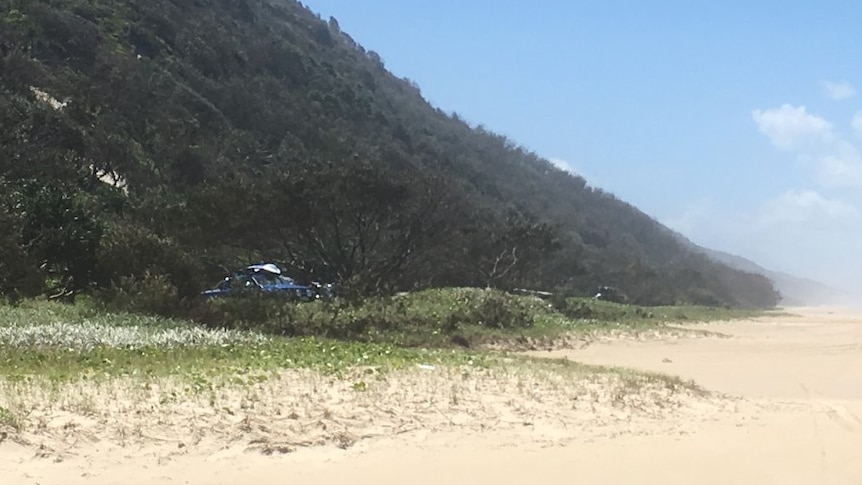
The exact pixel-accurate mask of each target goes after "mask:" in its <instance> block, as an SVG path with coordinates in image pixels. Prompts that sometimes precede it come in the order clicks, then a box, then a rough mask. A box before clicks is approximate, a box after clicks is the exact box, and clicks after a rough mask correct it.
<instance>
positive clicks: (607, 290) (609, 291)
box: [593, 286, 628, 303]
mask: <svg viewBox="0 0 862 485" xmlns="http://www.w3.org/2000/svg"><path fill="white" fill-rule="evenodd" d="M593 298H595V299H596V300H603V301H612V302H615V303H626V302H627V301H628V297H626V295H624V294H622V293H620V291H619V290H617V289H616V288H614V287H613V286H600V287H599V291H598V292H597V293H596V296H594V297H593Z"/></svg>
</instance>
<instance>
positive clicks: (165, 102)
mask: <svg viewBox="0 0 862 485" xmlns="http://www.w3.org/2000/svg"><path fill="white" fill-rule="evenodd" d="M417 55H421V53H417ZM489 121H490V120H489ZM525 122H528V120H525ZM645 163H646V161H645ZM656 190H661V188H660V187H656ZM0 227H2V229H3V231H2V233H0V291H2V292H5V293H6V294H15V295H26V294H38V293H44V294H52V295H60V294H65V295H73V294H76V293H79V292H93V291H95V292H96V293H98V291H100V290H103V289H105V288H111V287H113V288H120V289H123V290H124V291H129V292H134V291H137V290H140V289H142V288H144V289H146V288H152V287H153V286H158V287H160V288H161V289H163V290H164V289H165V288H168V290H169V291H168V293H176V295H177V296H179V297H183V296H191V295H194V294H196V292H197V291H198V290H199V289H201V288H202V287H204V286H206V285H210V284H212V283H213V281H214V279H217V278H218V277H219V276H220V275H221V274H222V273H223V272H224V271H225V269H226V268H233V267H235V266H236V265H239V264H243V263H246V262H249V261H258V260H274V261H278V262H280V263H282V264H283V265H285V266H286V267H288V268H289V269H290V272H291V273H292V274H295V275H296V276H298V277H300V278H315V279H320V280H334V281H337V282H339V283H340V284H341V285H342V288H346V289H349V290H350V291H355V292H357V293H360V294H361V293H367V292H381V291H382V292H386V291H397V290H405V289H413V288H420V287H427V286H442V285H469V286H483V287H484V286H494V287H501V288H513V287H528V288H541V289H553V288H569V289H571V290H573V291H575V292H580V293H583V294H589V293H591V292H594V291H595V288H596V287H597V286H598V285H613V286H616V287H619V288H620V289H621V290H622V291H623V292H624V293H626V294H627V295H628V296H629V297H630V298H631V299H633V300H635V301H636V302H640V303H644V304H657V303H673V302H693V303H705V304H728V305H738V306H746V307H768V306H771V305H773V304H774V303H775V302H776V301H777V298H778V295H777V294H776V293H775V291H774V290H773V289H772V286H771V284H770V282H769V281H768V280H767V279H766V278H765V277H763V276H758V275H752V274H746V273H743V272H740V271H736V270H733V269H730V268H728V267H726V266H724V265H721V264H719V263H716V262H712V261H710V260H708V258H706V257H704V256H703V255H700V254H696V253H695V252H693V251H690V250H689V249H687V248H685V247H684V246H683V245H682V244H680V243H679V242H678V241H677V240H676V238H675V237H674V236H673V234H672V233H671V232H670V231H669V230H667V229H666V228H664V227H662V226H661V225H660V224H658V223H657V222H655V221H654V220H653V219H651V218H650V217H648V216H647V215H645V214H643V213H641V212H640V211H638V210H637V209H636V208H634V207H632V206H630V205H628V204H626V203H624V202H622V201H620V200H618V199H616V198H614V197H613V196H611V195H609V194H607V193H604V192H602V191H601V190H598V189H595V188H592V187H590V186H588V185H587V183H586V182H585V180H583V179H582V178H580V177H576V176H572V175H570V174H567V173H564V172H562V171H560V170H558V169H557V168H555V167H554V166H553V165H552V164H550V163H549V162H548V161H546V160H543V159H541V158H539V157H537V156H536V155H535V154H533V153H529V152H527V151H525V150H523V149H521V148H520V147H519V146H518V145H517V144H516V143H514V142H513V141H511V140H508V139H506V138H504V137H501V136H499V135H496V134H494V133H491V132H489V131H487V130H485V129H482V128H481V127H472V126H469V125H468V124H467V123H465V122H464V121H463V120H461V119H459V117H458V116H457V115H455V114H450V113H445V112H443V111H441V110H439V109H436V108H434V107H432V106H431V105H429V104H428V103H427V102H426V101H425V100H424V99H423V97H422V94H421V92H420V89H419V88H418V87H417V86H416V85H415V83H413V82H411V81H409V80H406V79H400V78H398V77H397V75H393V74H391V73H389V72H388V71H387V70H386V68H385V65H384V61H383V60H382V59H381V58H380V56H379V55H377V54H376V53H375V52H373V51H371V50H366V49H365V48H363V47H362V46H360V45H359V44H357V43H356V42H355V41H354V40H353V39H351V37H350V36H349V35H348V34H347V33H345V32H342V31H341V29H340V28H339V25H338V22H337V21H336V20H335V19H330V20H329V21H323V20H321V19H320V18H318V16H317V15H315V14H314V13H313V12H311V11H309V10H308V9H306V8H305V7H303V6H302V5H301V4H299V3H296V2H294V1H291V0H147V1H132V0H0Z"/></svg>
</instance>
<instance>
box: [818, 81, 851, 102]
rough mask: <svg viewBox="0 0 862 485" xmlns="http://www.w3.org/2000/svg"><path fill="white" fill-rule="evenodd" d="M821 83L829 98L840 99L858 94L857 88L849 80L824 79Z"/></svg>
mask: <svg viewBox="0 0 862 485" xmlns="http://www.w3.org/2000/svg"><path fill="white" fill-rule="evenodd" d="M820 85H821V86H822V87H823V92H824V94H826V97H828V98H829V99H834V100H836V101H840V100H842V99H848V98H852V97H854V96H856V88H855V87H853V85H852V84H850V83H848V82H847V81H837V82H835V81H823V82H822V83H820Z"/></svg>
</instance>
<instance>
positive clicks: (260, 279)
mask: <svg viewBox="0 0 862 485" xmlns="http://www.w3.org/2000/svg"><path fill="white" fill-rule="evenodd" d="M261 292H262V293H264V294H272V295H274V296H281V297H285V298H288V299H291V300H299V301H311V300H319V299H328V298H332V297H333V296H334V290H333V285H331V284H320V283H316V282H315V283H311V284H310V285H303V284H299V283H297V282H296V280H294V279H293V278H290V277H288V276H286V275H284V274H283V273H282V271H281V268H279V267H278V266H276V265H275V264H273V263H260V264H253V265H251V266H248V267H246V268H245V269H243V270H240V271H237V272H236V273H234V274H233V275H232V276H227V277H225V279H224V280H222V281H221V283H219V284H218V286H216V287H215V288H213V289H211V290H206V291H204V292H203V293H201V295H202V296H203V297H204V298H218V297H222V296H229V295H230V296H235V295H242V294H249V293H261Z"/></svg>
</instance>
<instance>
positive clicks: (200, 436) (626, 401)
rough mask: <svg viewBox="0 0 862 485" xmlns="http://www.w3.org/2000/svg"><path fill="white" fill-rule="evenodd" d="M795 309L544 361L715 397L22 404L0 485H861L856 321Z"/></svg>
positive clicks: (375, 393)
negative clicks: (28, 408)
mask: <svg viewBox="0 0 862 485" xmlns="http://www.w3.org/2000/svg"><path fill="white" fill-rule="evenodd" d="M794 313H799V316H794V317H770V318H763V319H758V320H756V321H750V322H731V323H717V324H710V325H706V326H700V328H702V329H706V330H710V331H714V332H720V333H722V334H725V335H726V336H728V337H729V338H680V337H679V336H674V337H672V338H663V339H662V338H659V339H655V340H649V341H638V340H631V339H617V340H613V341H605V342H601V343H597V344H594V345H591V346H588V347H586V348H582V349H579V350H572V351H555V352H538V353H537V355H541V356H548V357H557V358H568V359H572V360H577V361H580V362H585V363H594V364H602V365H614V366H626V367H633V368H637V369H643V370H650V371H658V372H663V373H670V374H676V375H680V376H682V377H684V378H687V379H693V380H695V381H696V382H698V383H699V384H701V385H702V386H704V387H705V388H707V389H710V390H713V391H715V392H716V393H718V394H719V395H718V396H708V397H704V396H700V395H698V394H697V393H696V392H690V391H688V390H685V389H677V390H672V389H668V388H667V387H666V385H665V384H663V383H662V382H661V381H656V382H637V383H636V384H637V386H635V385H633V383H632V382H629V381H626V380H625V379H623V380H621V379H620V378H618V377H615V376H614V375H612V374H601V373H599V374H596V373H592V372H590V371H586V370H579V371H576V372H575V371H566V372H562V373H555V372H550V371H548V370H547V369H542V368H541V366H538V367H537V368H522V367H512V368H506V369H490V370H469V371H465V370H459V369H435V370H410V371H405V372H400V373H396V374H391V375H387V376H385V377H380V378H378V379H372V378H368V377H365V378H364V379H365V381H363V382H366V381H367V389H365V390H362V391H361V392H357V389H356V388H354V386H353V384H355V383H356V382H357V379H358V378H359V377H357V376H352V377H350V378H347V379H339V380H333V379H329V378H323V377H320V376H315V375H311V374H303V373H285V375H283V376H281V378H280V379H278V380H275V381H273V380H271V381H268V383H262V384H261V385H260V386H259V387H256V388H253V389H252V390H251V391H249V390H246V391H244V393H241V394H236V392H235V391H230V392H229V391H227V390H226V391H224V392H223V393H222V394H220V395H216V396H214V397H213V396H212V395H209V396H206V395H202V396H198V398H196V399H197V400H195V399H191V400H186V399H183V400H177V401H175V402H159V399H160V398H159V396H164V395H165V394H164V392H163V391H165V390H168V389H169V388H170V386H172V385H176V383H171V382H170V381H166V382H164V383H162V385H163V386H164V388H163V389H152V388H150V389H147V390H146V391H143V390H141V389H138V388H136V387H135V386H133V385H131V384H129V385H123V384H116V385H114V386H113V387H111V388H110V389H102V390H101V391H100V390H98V389H93V388H81V389H79V390H78V394H79V395H80V394H81V393H83V394H84V395H86V396H88V398H87V399H86V400H84V401H82V402H78V401H70V402H67V403H66V405H63V403H62V402H58V401H57V400H56V399H54V400H50V399H47V398H46V397H45V396H41V397H40V396H36V395H33V396H19V398H29V399H33V400H34V402H37V403H39V407H38V409H36V410H35V411H34V414H33V416H31V419H36V420H39V422H40V423H42V426H41V427H38V429H34V430H31V431H29V432H28V433H25V434H23V435H22V436H18V437H16V440H15V441H13V440H12V439H6V440H5V441H3V442H2V443H0V483H3V484H4V485H5V484H6V483H10V484H18V483H20V484H35V483H39V484H42V485H51V484H76V483H96V484H111V483H118V484H119V483H122V484H144V483H156V484H162V483H164V484H168V483H171V484H175V483H189V484H235V483H262V484H267V483H273V484H274V483H284V482H287V481H290V482H291V483H316V484H321V483H322V484H326V483H333V484H335V483H339V484H340V483H346V482H347V481H349V483H354V484H357V483H358V484H362V483H374V484H386V483H399V484H403V483H429V484H430V483H447V482H448V483H496V484H506V483H533V482H538V483H575V482H580V483H662V484H677V483H678V484H683V483H685V484H689V483H716V484H718V483H721V484H727V483H757V484H773V483H774V484H779V483H780V484H794V483H799V484H803V483H804V484H811V483H818V484H819V483H823V484H854V485H856V484H859V483H862V315H853V314H850V313H847V312H838V311H833V312H832V313H829V312H827V311H826V310H818V309H798V310H796V309H794ZM362 375H364V374H360V375H359V376H362ZM48 397H50V396H48ZM213 399H215V401H216V404H215V405H213V402H212V400H213ZM148 402H149V403H150V405H149V406H146V405H141V403H148ZM121 438H122V439H121Z"/></svg>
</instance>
